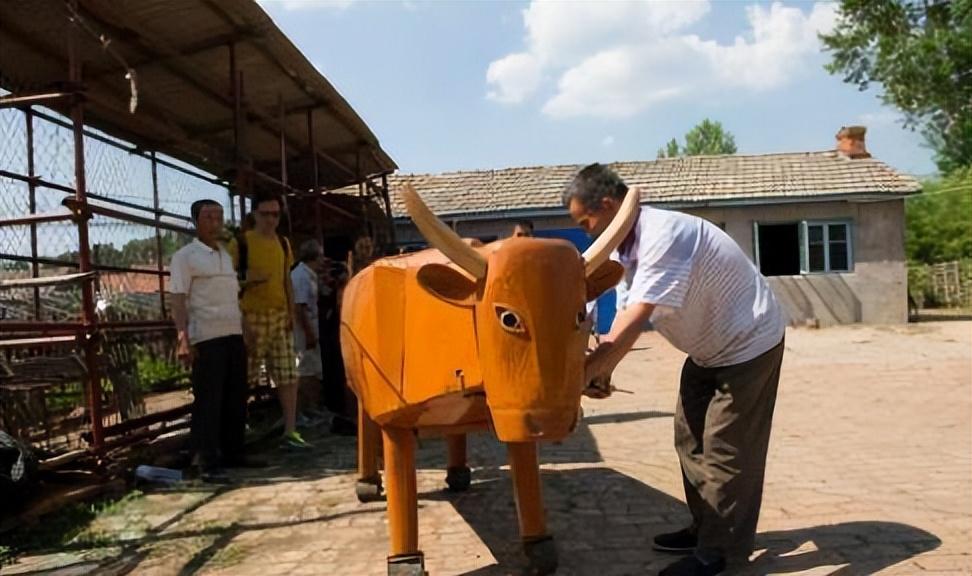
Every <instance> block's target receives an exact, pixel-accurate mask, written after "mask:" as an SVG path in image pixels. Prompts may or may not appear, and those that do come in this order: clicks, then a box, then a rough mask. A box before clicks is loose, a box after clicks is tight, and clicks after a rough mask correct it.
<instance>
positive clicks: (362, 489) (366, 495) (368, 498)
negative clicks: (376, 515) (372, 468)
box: [354, 476, 385, 504]
mask: <svg viewBox="0 0 972 576" xmlns="http://www.w3.org/2000/svg"><path fill="white" fill-rule="evenodd" d="M354 493H355V495H356V496H357V497H358V502H361V503H362V504H366V503H368V502H378V501H380V500H384V499H385V495H384V494H382V493H381V476H376V477H374V478H362V479H360V480H358V482H357V483H355V485H354Z"/></svg>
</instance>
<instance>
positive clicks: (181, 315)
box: [171, 294, 193, 364]
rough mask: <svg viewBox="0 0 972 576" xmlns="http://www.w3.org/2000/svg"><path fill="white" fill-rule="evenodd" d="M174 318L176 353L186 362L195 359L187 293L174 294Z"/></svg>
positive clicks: (188, 362)
mask: <svg viewBox="0 0 972 576" xmlns="http://www.w3.org/2000/svg"><path fill="white" fill-rule="evenodd" d="M171 296H172V320H173V321H174V322H175V327H176V335H177V338H178V344H177V347H176V355H177V356H178V357H179V358H180V359H181V360H182V361H183V362H185V363H186V364H191V363H192V360H193V349H192V346H190V345H189V310H188V308H187V307H186V295H185V294H172V295H171Z"/></svg>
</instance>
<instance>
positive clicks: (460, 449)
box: [446, 434, 472, 492]
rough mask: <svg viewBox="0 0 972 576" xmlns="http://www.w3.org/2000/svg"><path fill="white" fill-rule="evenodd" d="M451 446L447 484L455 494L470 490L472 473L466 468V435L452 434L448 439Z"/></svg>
mask: <svg viewBox="0 0 972 576" xmlns="http://www.w3.org/2000/svg"><path fill="white" fill-rule="evenodd" d="M446 442H447V443H448V444H449V468H448V470H447V471H446V484H447V485H448V486H449V490H451V491H453V492H465V491H466V490H468V489H469V483H470V482H471V480H472V472H471V471H470V470H469V466H466V435H465V434H451V435H449V436H447V437H446Z"/></svg>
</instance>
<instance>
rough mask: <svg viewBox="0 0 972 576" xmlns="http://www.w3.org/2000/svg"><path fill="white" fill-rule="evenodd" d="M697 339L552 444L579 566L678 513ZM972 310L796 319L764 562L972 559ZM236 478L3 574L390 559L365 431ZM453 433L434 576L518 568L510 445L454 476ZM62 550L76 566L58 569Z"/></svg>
mask: <svg viewBox="0 0 972 576" xmlns="http://www.w3.org/2000/svg"><path fill="white" fill-rule="evenodd" d="M681 363H682V356H681V355H680V354H679V353H678V352H677V351H675V350H673V349H672V348H671V347H670V346H669V345H668V344H667V343H665V342H664V341H663V340H662V339H661V338H660V337H658V336H657V335H656V334H646V335H645V336H644V337H643V338H642V339H641V340H640V341H639V344H638V347H637V351H636V352H635V353H633V355H631V356H629V357H628V358H627V359H626V360H625V361H624V362H623V363H622V365H621V366H620V367H619V369H618V372H617V373H616V376H615V383H616V385H617V386H619V387H621V388H626V389H630V390H632V391H633V392H634V394H631V395H629V394H622V393H617V394H615V395H614V396H613V397H612V398H609V399H607V400H602V401H596V400H587V399H585V402H584V408H585V418H584V421H583V424H582V425H581V426H580V427H579V429H578V431H577V433H575V434H574V435H573V436H572V437H571V438H570V439H569V440H567V441H565V442H563V443H562V444H559V445H547V446H544V447H543V449H542V455H541V457H542V460H543V462H544V466H543V470H544V475H543V482H544V495H545V500H546V503H547V506H548V519H549V525H550V528H551V530H552V532H553V533H554V534H555V536H556V538H557V545H558V548H559V551H560V560H561V570H560V571H559V572H558V574H565V575H597V576H610V575H634V574H654V573H655V572H656V571H657V569H658V568H660V567H662V566H664V565H665V564H667V563H668V562H670V561H671V560H672V559H671V557H668V556H665V555H663V554H659V553H656V552H653V551H652V550H651V549H650V547H649V542H650V538H651V536H652V535H654V534H655V533H657V532H660V531H665V530H669V529H674V528H678V527H681V526H682V525H683V524H685V523H686V522H687V521H688V514H687V511H686V510H685V508H684V506H683V504H682V503H681V498H682V491H681V478H680V475H679V471H678V464H677V461H676V457H675V452H674V449H673V447H672V414H671V411H672V409H673V407H674V403H675V391H676V382H677V376H678V372H679V369H680V366H681ZM970 391H972V323H970V322H934V323H922V324H915V325H908V326H897V327H866V326H852V327H838V328H830V329H825V330H806V329H798V330H790V331H789V333H788V335H787V344H786V356H785V359H784V366H783V377H782V380H781V386H780V396H779V401H778V404H777V411H776V419H775V426H774V431H773V438H772V444H771V448H770V457H769V465H768V469H767V479H766V490H765V500H764V505H763V514H762V517H761V521H760V528H759V531H760V534H759V537H758V544H759V548H760V551H758V552H757V554H756V556H755V559H754V562H753V564H752V565H751V567H750V570H749V571H750V572H751V573H753V574H808V575H810V574H812V575H818V574H842V575H851V574H906V575H914V574H956V575H957V574H970V573H972V556H970V548H972V397H970ZM311 436H313V441H314V442H315V443H316V445H317V448H316V449H315V450H314V451H313V453H311V454H309V455H287V456H274V457H273V462H274V466H273V467H272V468H270V469H268V470H261V471H255V472H254V473H249V472H248V473H247V474H246V476H245V480H244V481H243V483H242V484H241V485H239V486H236V487H232V488H228V489H223V490H219V491H212V490H211V489H205V488H202V487H184V488H179V489H174V490H168V491H162V490H160V491H154V492H149V493H148V494H147V495H146V496H144V497H142V498H138V499H134V500H132V501H130V502H126V504H125V506H123V507H121V509H119V510H113V511H112V513H110V514H106V515H105V516H103V517H101V518H99V519H97V520H96V521H95V522H94V523H93V524H92V526H90V527H89V528H88V530H87V532H86V533H85V534H84V535H83V537H82V541H81V542H79V543H78V544H77V545H75V546H71V547H68V549H65V550H61V551H59V553H51V554H47V555H43V554H37V555H33V556H29V557H26V558H22V559H21V560H20V562H19V563H18V564H16V565H14V566H7V567H4V568H2V569H0V573H2V574H23V573H34V574H40V573H44V574H84V573H102V574H126V573H133V574H149V575H151V574H160V575H161V574H164V575H169V574H214V575H215V574H226V575H234V576H247V575H254V576H270V575H273V574H315V575H332V574H334V575H354V576H357V575H361V576H366V575H372V574H373V575H382V574H385V555H386V542H387V541H386V523H385V516H384V509H383V508H384V507H383V504H381V503H376V504H369V505H359V504H358V503H357V501H356V500H355V498H354V490H353V483H354V475H353V472H351V470H352V469H353V467H354V444H353V440H352V439H348V438H335V437H329V436H326V435H323V434H316V435H315V434H312V435H311ZM444 460H445V447H444V445H443V444H442V442H441V441H427V440H424V441H422V450H421V454H420V463H421V466H422V469H421V470H420V472H419V492H420V511H419V517H420V530H421V546H422V548H423V549H424V551H425V554H426V564H427V568H428V570H429V572H430V573H431V574H433V575H435V576H444V575H460V574H461V575H465V576H488V575H501V574H518V573H520V571H521V570H522V567H523V565H524V559H523V558H522V554H521V552H520V549H519V546H518V544H517V540H516V537H517V535H516V519H515V511H514V505H513V500H512V491H511V486H510V481H509V472H508V468H507V467H506V466H505V465H504V451H503V449H502V447H501V446H500V445H499V444H497V443H496V442H494V441H492V440H491V439H489V438H488V437H485V436H479V437H475V438H474V439H472V440H471V443H470V464H471V465H472V466H473V467H474V471H473V479H474V484H473V486H472V488H471V490H470V491H469V492H467V493H464V494H461V495H454V494H449V493H446V492H444V491H442V487H443V479H444V474H445V472H444ZM57 566H61V567H65V568H63V569H61V570H57V569H55V570H54V571H44V570H48V569H52V568H55V567H57Z"/></svg>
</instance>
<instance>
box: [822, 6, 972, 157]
mask: <svg viewBox="0 0 972 576" xmlns="http://www.w3.org/2000/svg"><path fill="white" fill-rule="evenodd" d="M821 40H822V41H823V43H824V46H825V50H826V51H828V52H830V53H831V61H830V63H829V64H827V65H826V68H827V70H828V71H829V72H830V73H831V74H842V75H843V77H844V81H845V82H848V83H851V84H856V85H857V86H858V88H859V89H860V90H866V89H868V88H869V87H870V85H871V84H872V83H879V84H880V85H881V86H882V88H883V90H884V91H883V93H882V94H881V99H882V100H883V101H884V102H885V103H887V104H890V105H891V106H894V107H896V108H898V109H899V110H901V111H902V112H903V113H904V117H905V126H906V127H911V128H917V129H919V130H920V131H921V133H922V134H923V135H924V137H925V140H926V142H927V143H928V145H929V146H931V147H932V149H933V150H934V151H935V162H936V164H937V165H938V169H939V170H940V171H941V172H942V173H943V174H948V173H950V172H952V171H953V170H955V169H957V168H961V167H964V166H968V165H970V164H972V0H880V1H874V0H841V1H840V4H839V7H838V20H837V24H836V27H835V28H834V30H833V32H831V33H830V34H822V35H821Z"/></svg>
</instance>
